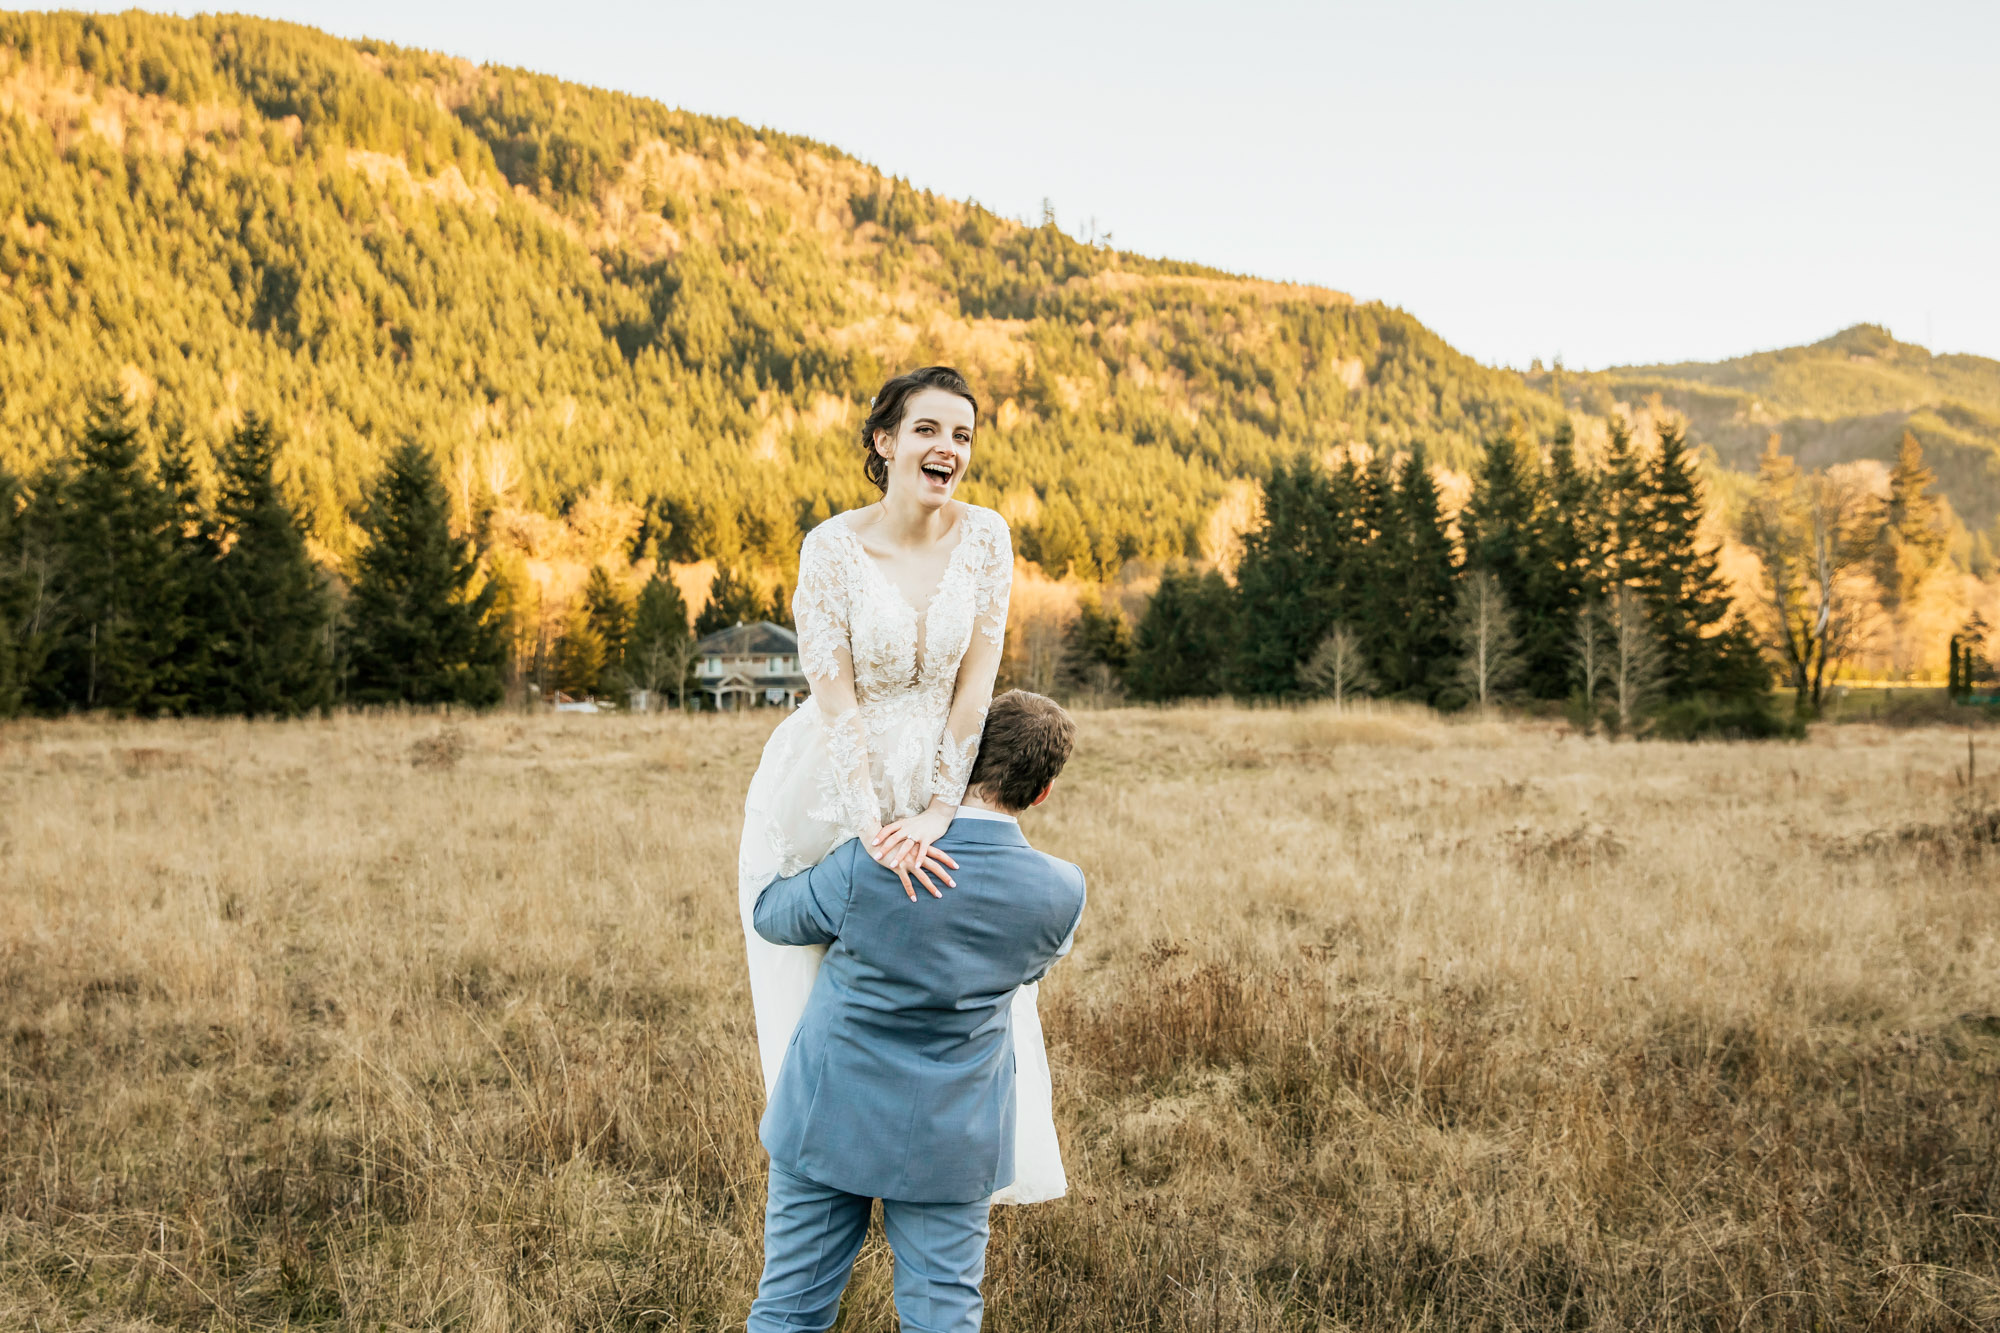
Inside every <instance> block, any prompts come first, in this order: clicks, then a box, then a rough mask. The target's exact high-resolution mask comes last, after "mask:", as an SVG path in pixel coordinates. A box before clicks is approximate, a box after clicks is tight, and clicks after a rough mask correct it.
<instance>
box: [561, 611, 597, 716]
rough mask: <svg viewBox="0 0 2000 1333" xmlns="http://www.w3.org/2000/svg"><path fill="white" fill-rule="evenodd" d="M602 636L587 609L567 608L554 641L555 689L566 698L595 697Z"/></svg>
mask: <svg viewBox="0 0 2000 1333" xmlns="http://www.w3.org/2000/svg"><path fill="white" fill-rule="evenodd" d="M604 659H605V647H604V635H603V634H602V633H600V632H599V630H598V628H597V626H596V624H595V623H594V622H593V621H592V620H591V618H590V611H589V608H587V607H584V606H582V605H578V606H575V607H572V608H570V613H569V619H568V620H566V621H565V622H564V623H563V633H562V638H561V639H559V640H557V641H556V661H555V675H556V688H557V689H559V690H561V691H563V692H564V693H565V694H570V695H583V694H595V693H596V692H597V687H598V681H599V680H600V679H601V678H602V677H603V675H604Z"/></svg>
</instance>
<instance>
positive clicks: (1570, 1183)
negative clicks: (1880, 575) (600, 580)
mask: <svg viewBox="0 0 2000 1333" xmlns="http://www.w3.org/2000/svg"><path fill="white" fill-rule="evenodd" d="M773 720H774V719H772V718H771V717H768V716H766V717H749V718H695V719H683V718H678V717H668V718H587V717H561V718H557V717H546V716H537V717H515V716H493V717H483V718H474V719H468V720H464V721H458V720H452V721H448V722H447V721H441V720H439V719H437V718H430V717H387V718H342V719H336V720H333V721H329V722H309V723H303V724H293V725H289V726H279V725H263V724H244V723H221V722H204V723H171V724H154V725H148V724H138V723H101V722H75V723H21V724H10V725H9V726H7V727H5V728H0V1025H4V1031H0V1327H4V1328H7V1329H15V1328H21V1329H29V1328H38V1329H51V1328H58V1327H62V1328H93V1329H147V1328H186V1329H216V1330H224V1329H237V1328H259V1329H265V1328H269V1329H276V1328H285V1327H292V1326H299V1325H320V1326H325V1327H331V1328H340V1329H354V1330H362V1329H367V1330H377V1329H417V1328H435V1327H450V1328H455V1329H473V1330H487V1329H492V1330H499V1329H586V1328H590V1329H594V1328H619V1329H630V1328H661V1329H696V1328H700V1329H707V1328H725V1327H729V1326H731V1325H734V1326H736V1327H740V1326H741V1320H742V1317H743V1315H744V1313H745V1311H746V1309H747V1307H748V1303H749V1297H750V1293H751V1289H752V1286H753V1284H754V1281H755V1277H756V1273H757V1270H758V1265H759V1257H760V1250H759V1229H760V1224H761V1208H762V1201H763V1158H762V1153H761V1151H760V1149H759V1148H758V1146H757V1142H756V1137H755V1121H756V1116H757V1112H758V1109H759V1102H760V1100H761V1096H760V1091H759V1089H758V1086H757V1081H756V1072H755V1058H754V1047H753V1042H752V1034H751V1028H750V1021H749V1002H748V995H747V992H746V990H745V986H744V982H743V977H742V950H741V943H740V940H739V937H738V935H737V927H736V917H735V911H734V903H733V888H732V885H733V858H734V847H735V839H736V828H737V810H738V807H739V803H740V800H741V795H742V791H743V788H744V785H745V783H746V781H747V779H748V776H749V773H750V770H751V767H752V766H753V764H754V762H755V758H756V754H757V751H758V749H759V747H760V745H761V743H762V740H763V737H764V735H765V734H766V732H767V730H768V727H769V725H770V723H771V721H773ZM1082 721H1083V735H1082V743H1081V751H1080V754H1079V757H1078V759H1077V761H1076V763H1075V764H1074V766H1073V769H1072V772H1071V773H1070V775H1069V776H1067V777H1066V778H1065V780H1064V782H1063V784H1062V785H1061V786H1060V787H1059V789H1058V791H1057V794H1056V797H1055V799H1054V800H1053V801H1052V802H1051V803H1050V805H1049V807H1048V808H1047V809H1046V811H1044V812H1038V813H1037V814H1036V815H1034V816H1031V817H1030V820H1029V832H1030V836H1031V837H1033V838H1034V839H1035V840H1036V841H1038V842H1039V843H1040V844H1041V845H1043V846H1044V847H1046V848H1048V849H1049V850H1051V851H1054V852H1056V853H1058V854H1060V855H1062V856H1065V857H1068V858H1071V859H1073V860H1076V861H1078V862H1080V863H1081V864H1082V865H1083V866H1084V867H1085V869H1086V870H1087V871H1088V873H1089V875H1090V882H1091V892H1092V897H1091V905H1090V909H1089V912H1088V915H1087V916H1086V919H1085V924H1084V928H1083V931H1082V933H1081V936H1080V940H1079V945H1078V948H1077V951H1076V954H1075V956H1074V957H1073V958H1072V960H1071V961H1069V962H1067V963H1065V964H1063V965H1062V966H1060V967H1058V968H1057V969H1056V971H1055V972H1054V973H1053V974H1052V975H1051V977H1050V979H1049V982H1048V983H1047V985H1046V988H1045V992H1044V997H1043V998H1044V1012H1045V1016H1046V1021H1047V1025H1048V1030H1049V1035H1050V1039H1051V1043H1052V1047H1051V1053H1052V1057H1053V1061H1054V1064H1055V1071H1056V1083H1057V1099H1058V1104H1057V1118H1058V1121H1059V1123H1060V1126H1061V1128H1062V1130H1063V1134H1064V1142H1065V1146H1066V1156H1067V1160H1068V1163H1069V1168H1070V1173H1071V1179H1072V1184H1073V1193H1072V1195H1071V1197H1070V1198H1069V1199H1067V1200H1065V1201H1063V1202H1060V1203H1056V1204H1048V1205H1041V1206H1037V1207H1033V1208H1029V1209H1025V1210H1004V1211H1003V1212H1002V1213H1000V1214H999V1215H998V1216H997V1221H996V1227H995V1242H994V1247H993V1253H992V1261H991V1268H990V1275H989V1282H988V1298H989V1306H988V1309H989V1322H988V1327H989V1328H992V1329H996V1330H1027V1329H1043V1330H1109V1329H1136V1328H1147V1329H1294V1328H1296V1329H1321V1328H1325V1329H1336V1328H1339V1329H1370V1330H1374V1329H1382V1330H1388V1329H1432V1328H1434V1329H1441V1330H1442V1329H1454V1330H1456V1329H1495V1330H1499V1329H1522V1330H1527V1329H1536V1330H1541V1329H1559V1328H1646V1329H1682V1328H1685V1329H1736V1328H1785V1329H1794V1328H1795V1329H1801V1330H1804V1329H1833V1328H1841V1329H1850V1328H1852V1329H1882V1330H1890V1329H1897V1330H1901V1329H1975V1328H1981V1327H1988V1328H1990V1327H1994V1326H1995V1325H1996V1323H2000V888H1996V887H1995V886H1996V884H2000V845H1996V844H2000V816H1995V815H1994V814H1992V813H1991V811H1992V810H1993V808H1994V798H1995V797H1996V796H2000V787H1996V786H1995V785H1994V783H1993V780H1992V779H1991V778H1985V777H1982V779H1981V785H1982V787H1983V792H1982V791H1974V790H1971V789H1969V788H1968V785H1967V783H1966V780H1965V774H1964V766H1965V758H1966V734H1965V732H1964V731H1963V730H1959V729H1949V730H1948V729H1923V728H1903V729H1889V728H1878V727H1873V726H1867V725H1854V726H1845V727H1840V728H1837V729H1829V728H1822V729H1819V730H1816V731H1815V733H1814V734H1813V736H1812V738H1811V739H1810V740H1808V741H1806V742H1804V743H1800V744H1771V745H1764V746H1741V745H1736V746H1731V745H1697V746H1680V745H1656V744H1616V745H1614V744H1609V743H1606V742H1603V741H1584V740H1581V739H1577V738H1574V737H1566V736H1563V735H1562V734H1560V733H1559V731H1558V730H1556V729H1555V728H1552V727H1538V726H1529V725H1526V724H1499V723H1475V722H1466V723H1449V722H1442V721H1438V720H1435V719H1433V718H1431V717H1429V716H1427V715H1422V714H1410V715H1405V714H1400V713H1391V712H1378V713H1373V714H1365V715H1358V716H1356V715H1350V716H1348V717H1345V718H1342V717H1336V716H1335V715H1333V714H1332V713H1331V712H1327V711H1317V710H1315V711H1305V712H1286V711H1279V710H1266V711H1245V710H1239V709H1222V708H1218V709H1212V710H1194V711H1185V712H1168V713H1151V712H1144V711H1137V710H1133V711H1123V712H1103V713H1091V714H1087V715H1085V716H1084V717H1083V719H1082ZM1979 771H1980V773H1981V774H1987V773H2000V753H1995V754H1993V755H1992V757H1991V758H1990V760H1989V758H1988V756H1987V755H1986V754H1985V753H1983V752H1982V753H1981V754H1980V756H1979ZM1982 812H1983V813H1982ZM888 1278H889V1274H888V1268H887V1263H886V1257H885V1255H884V1254H883V1253H882V1252H881V1251H880V1250H879V1248H876V1247H873V1246H871V1249H870V1251H869V1253H868V1254H867V1255H866V1256H864V1260H863V1265H862V1270H861V1272H860V1274H859V1275H858V1278H857V1282H856V1284H855V1286H854V1288H853V1289H852V1290H851V1294H850V1308H849V1312H848V1316H847V1318H846V1320H845V1321H844V1324H843V1327H844V1328H847V1329H852V1330H876V1329H885V1328H887V1327H889V1326H890V1314H889V1309H890V1300H889V1280H888Z"/></svg>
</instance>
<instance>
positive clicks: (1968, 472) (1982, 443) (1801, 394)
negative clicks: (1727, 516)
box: [1528, 324, 2000, 548]
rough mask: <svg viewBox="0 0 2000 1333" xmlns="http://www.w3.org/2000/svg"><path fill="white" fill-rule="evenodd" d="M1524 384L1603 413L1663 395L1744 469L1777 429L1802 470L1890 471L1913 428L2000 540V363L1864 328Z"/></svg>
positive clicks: (1967, 518) (1968, 516) (1949, 485)
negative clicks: (1700, 358)
mask: <svg viewBox="0 0 2000 1333" xmlns="http://www.w3.org/2000/svg"><path fill="white" fill-rule="evenodd" d="M1528 380H1529V382H1530V383H1531V384H1532V385H1534V386H1535V387H1537V388H1545V389H1552V388H1559V389H1560V391H1561V393H1562V395H1563V397H1564V398H1565V399H1566V400H1567V401H1568V402H1569V403H1571V404H1572V405H1574V406H1576V407H1579V408H1581V409H1583V410H1585V411H1589V412H1594V413H1598V414H1603V413H1605V412H1607V411H1609V410H1610V408H1611V405H1612V403H1613V402H1628V403H1630V402H1640V401H1644V400H1646V399H1648V398H1650V397H1651V396H1652V395H1654V394H1658V395H1659V396H1660V399H1661V401H1662V403H1664V404H1665V405H1666V406H1668V407H1671V408H1676V409H1678V410H1679V411H1680V412H1682V413H1684V414H1685V415H1686V416H1687V418H1688V422H1689V429H1690V434H1691V436H1692V437H1693V438H1694V439H1695V440H1697V441H1698V442H1700V443H1703V444H1707V445H1709V446H1710V447H1712V448H1713V449H1714V450H1715V452H1716V455H1717V457H1718V459H1719V460H1720V461H1721V462H1722V463H1723V465H1724V466H1726V467H1730V468H1734V469H1738V470H1741V471H1746V472H1748V471H1754V470H1755V469H1756V466H1757V459H1758V455H1760V454H1761V453H1762V452H1763V450H1764V446H1765V444H1766V442H1767V441H1768V440H1769V438H1770V436H1771V435H1772V434H1773V433H1776V434H1777V435H1778V436H1779V437H1780V439H1781V442H1782V447H1783V449H1784V451H1785V452H1786V453H1788V454H1792V455H1796V456H1797V457H1798V459H1799V461H1800V463H1801V464H1802V465H1804V466H1807V467H1825V466H1830V465H1833V464H1839V463H1847V462H1853V461H1855V460H1858V459H1869V460H1874V461H1878V462H1881V463H1883V464H1885V465H1886V464H1888V463H1890V462H1891V461H1893V460H1894V459H1895V457H1896V450H1897V445H1898V443H1899V441H1900V440H1901V439H1902V437H1903V434H1904V432H1905V431H1907V432H1909V433H1910V434H1912V435H1914V436H1915V437H1916V438H1917V440H1918V441H1919V443H1921V444H1922V446H1923V450H1924V457H1925V458H1926V459H1927V460H1928V462H1929V464H1930V466H1931V467H1932V468H1934V469H1935V470H1936V471H1937V474H1938V483H1939V486H1940V488H1941V489H1942V491H1943V492H1944V494H1945V495H1946V496H1947V497H1948V498H1949V499H1950V500H1951V503H1952V506H1953V508H1954V509H1955V510H1956V511H1957V513H1958V516H1959V517H1960V518H1961V519H1962V520H1963V521H1964V522H1965V524H1966V525H1967V527H1968V528H1970V529H1971V530H1972V533H1973V534H1974V535H1975V536H1983V537H1984V538H1985V545H1986V546H1988V547H1989V548H1990V546H1991V545H1992V544H1993V541H1994V539H1995V537H1996V536H2000V531H1996V528H1995V523H1996V520H2000V361H1992V360H1989V359H1987V358H1985V357H1980V356H1962V355H1960V356H1934V355H1932V354H1931V353H1930V352H1929V351H1927V350H1925V349H1924V348H1922V347H1918V346H1915V345H1913V344H1911V343H1904V342H1898V341H1896V340H1895V339H1894V338H1893V337H1891V336H1890V335H1889V332H1888V330H1886V329H1883V328H1880V327H1878V326H1876V325H1873V324H1857V325H1855V326H1854V327H1853V328H1850V329H1847V330H1844V331H1843V332H1840V333H1837V334H1835V335H1834V336H1833V337H1831V338H1827V339H1824V340H1822V341H1820V342H1816V343H1813V344H1812V345H1810V346H1807V347H1788V348H1785V349H1783V350H1781V351H1775V352H1759V353H1756V354H1754V355H1751V356H1740V357H1736V358H1733V359H1731V360H1728V361H1718V362H1713V363H1699V362H1689V363H1682V364H1678V365H1662V366H1621V367H1617V368H1614V369H1611V370H1606V371H1601V372H1598V373H1595V374H1588V375H1575V374H1564V373H1543V374H1531V375H1530V376H1528Z"/></svg>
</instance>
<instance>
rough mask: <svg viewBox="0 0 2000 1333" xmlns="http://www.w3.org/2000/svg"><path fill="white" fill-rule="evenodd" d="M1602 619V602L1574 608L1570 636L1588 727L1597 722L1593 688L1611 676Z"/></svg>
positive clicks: (1603, 620) (1609, 645)
mask: <svg viewBox="0 0 2000 1333" xmlns="http://www.w3.org/2000/svg"><path fill="white" fill-rule="evenodd" d="M1605 621H1606V616H1605V612H1604V606H1603V604H1602V603H1600V602H1596V601H1590V602H1585V603H1584V604H1583V605H1582V606H1581V607H1579V608H1578V609H1577V613H1576V629H1575V631H1574V632H1573V633H1572V634H1571V636H1570V652H1571V655H1572V657H1573V658H1574V661H1575V671H1576V680H1577V685H1578V686H1579V688H1581V689H1582V691H1583V713H1584V717H1585V718H1586V719H1588V726H1589V727H1592V728H1594V727H1595V726H1596V725H1597V687H1598V686H1600V685H1603V684H1604V683H1606V681H1608V680H1609V679H1610V675H1611V643H1610V639H1609V630H1608V627H1607V625H1606V623H1605Z"/></svg>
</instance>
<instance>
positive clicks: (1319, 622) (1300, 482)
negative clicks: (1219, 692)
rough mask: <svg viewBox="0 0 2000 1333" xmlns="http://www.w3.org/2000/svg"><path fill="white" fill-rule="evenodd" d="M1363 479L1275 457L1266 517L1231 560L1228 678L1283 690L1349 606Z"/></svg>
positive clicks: (1348, 468) (1358, 557)
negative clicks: (1234, 616)
mask: <svg viewBox="0 0 2000 1333" xmlns="http://www.w3.org/2000/svg"><path fill="white" fill-rule="evenodd" d="M1364 500H1365V497H1364V494H1363V489H1362V484H1361V478H1360V476H1359V474H1358V473H1357V472H1356V470H1355V469H1354V467H1353V465H1352V464H1351V463H1349V464H1346V465H1344V466H1343V467H1342V468H1341V469H1340V470H1339V471H1337V472H1335V473H1333V474H1332V475H1331V476H1329V475H1327V474H1326V473H1323V472H1322V471H1320V469H1319V468H1317V467H1315V466H1314V465H1313V463H1312V461H1311V460H1310V459H1308V458H1305V457H1303V456H1302V457H1300V458H1298V459H1295V460H1294V461H1293V462H1291V463H1290V464H1283V463H1281V464H1279V465H1278V467H1277V468H1276V469H1275V470H1274V471H1273V472H1272V474H1271V478H1270V480H1269V481H1268V482H1267V483H1266V484H1265V487H1264V522H1263V525H1262V526H1261V527H1259V528H1257V529H1256V530H1255V531H1253V532H1251V533H1250V534H1249V535H1248V536H1247V537H1246V538H1245V539H1244V553H1243V561H1242V563H1241V564H1240V565H1239V566H1238V567H1237V571H1236V586H1237V613H1238V616H1239V622H1238V625H1237V635H1236V653H1235V662H1234V672H1233V674H1234V677H1235V682H1236V688H1237V689H1239V690H1241V691H1242V692H1243V693H1245V694H1264V695H1287V694H1293V693H1296V692H1297V691H1298V689H1299V682H1298V670H1299V665H1300V663H1302V662H1304V661H1305V660H1306V659H1307V658H1308V657H1309V656H1311V654H1312V651H1313V649H1314V648H1315V647H1317V646H1318V644H1319V641H1320V640H1321V639H1322V638H1323V637H1324V636H1325V634H1326V631H1327V628H1328V627H1329V626H1330V625H1332V624H1333V622H1334V621H1335V620H1337V619H1339V618H1341V617H1342V615H1343V614H1345V613H1347V612H1349V611H1350V610H1351V609H1352V606H1353V603H1354V600H1355V597H1356V595H1357V590H1358V587H1359V585H1360V584H1361V582H1362V578H1361V574H1362V568H1361V566H1362V563H1363V561H1364V560H1365V553H1366V548H1365V547H1364V546H1363V545H1361V544H1360V542H1359V541H1358V540H1357V538H1358V537H1359V536H1360V535H1361V534H1363V533H1364V532H1365V528H1366V525H1365V519H1364V512H1363V506H1364Z"/></svg>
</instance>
